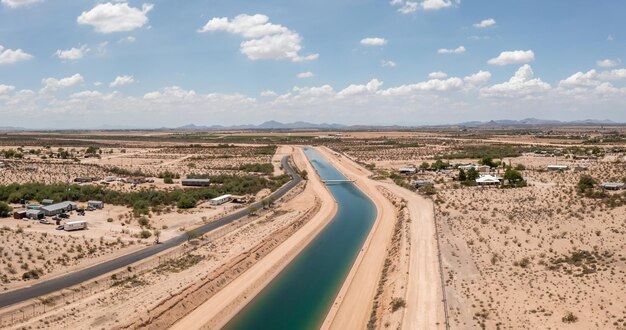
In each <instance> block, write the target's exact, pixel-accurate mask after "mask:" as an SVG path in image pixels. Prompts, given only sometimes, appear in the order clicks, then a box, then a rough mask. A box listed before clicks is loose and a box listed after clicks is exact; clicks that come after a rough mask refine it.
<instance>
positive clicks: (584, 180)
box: [578, 174, 596, 193]
mask: <svg viewBox="0 0 626 330" xmlns="http://www.w3.org/2000/svg"><path fill="white" fill-rule="evenodd" d="M595 184H596V180H595V179H594V178H593V177H591V175H587V174H583V175H581V176H580V180H578V191H579V192H581V193H585V192H587V191H589V190H591V189H593V186H594V185H595Z"/></svg>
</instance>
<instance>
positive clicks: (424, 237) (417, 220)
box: [385, 184, 445, 330]
mask: <svg viewBox="0 0 626 330" xmlns="http://www.w3.org/2000/svg"><path fill="white" fill-rule="evenodd" d="M385 187H386V188H387V189H389V190H390V191H391V192H392V193H393V194H395V195H397V196H400V197H402V198H403V199H405V200H406V201H407V207H408V209H409V214H410V216H411V225H410V233H411V235H410V237H411V251H410V266H409V270H408V273H409V274H410V276H409V281H408V282H409V283H408V289H407V294H406V301H407V307H406V310H405V312H404V318H403V320H402V329H407V330H410V329H436V328H437V329H443V328H445V323H444V322H445V320H444V315H443V311H444V307H443V303H442V301H441V298H442V294H441V284H440V283H441V280H440V275H439V261H438V258H437V242H436V240H435V221H434V213H433V205H432V202H431V201H430V200H427V199H425V198H424V197H422V196H420V195H417V194H416V193H414V192H412V191H409V190H407V189H404V188H402V187H399V186H397V185H395V184H385Z"/></svg>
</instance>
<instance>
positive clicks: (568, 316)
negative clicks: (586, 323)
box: [561, 312, 578, 323]
mask: <svg viewBox="0 0 626 330" xmlns="http://www.w3.org/2000/svg"><path fill="white" fill-rule="evenodd" d="M561 320H562V321H563V323H576V322H577V321H578V316H576V315H574V313H572V312H567V313H565V316H563V318H562V319H561Z"/></svg>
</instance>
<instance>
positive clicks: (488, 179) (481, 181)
mask: <svg viewBox="0 0 626 330" xmlns="http://www.w3.org/2000/svg"><path fill="white" fill-rule="evenodd" d="M500 180H502V179H500V178H499V177H497V176H493V175H489V174H487V175H481V176H479V177H478V179H476V184H478V185H481V186H489V185H499V184H500Z"/></svg>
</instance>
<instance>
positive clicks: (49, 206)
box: [13, 199, 104, 220]
mask: <svg viewBox="0 0 626 330" xmlns="http://www.w3.org/2000/svg"><path fill="white" fill-rule="evenodd" d="M87 207H88V208H89V209H92V210H95V209H102V208H104V202H102V201H93V200H92V201H88V202H87ZM74 210H78V204H76V202H71V201H63V202H60V203H54V201H53V200H51V199H44V200H42V201H41V204H29V205H26V208H25V209H23V210H18V211H15V212H13V218H15V219H31V220H41V219H43V218H44V217H53V216H55V215H59V214H62V213H66V212H71V211H74Z"/></svg>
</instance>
